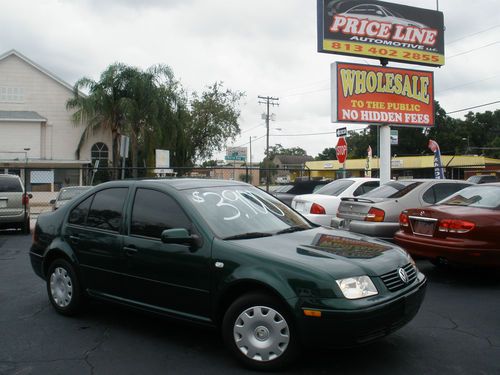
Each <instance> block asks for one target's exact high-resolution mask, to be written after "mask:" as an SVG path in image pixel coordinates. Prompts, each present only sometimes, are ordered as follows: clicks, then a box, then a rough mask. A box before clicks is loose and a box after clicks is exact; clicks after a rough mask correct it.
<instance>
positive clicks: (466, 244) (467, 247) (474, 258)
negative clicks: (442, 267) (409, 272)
mask: <svg viewBox="0 0 500 375" xmlns="http://www.w3.org/2000/svg"><path fill="white" fill-rule="evenodd" d="M394 240H395V242H396V243H397V244H398V245H399V246H401V247H402V248H404V249H405V250H406V251H408V252H409V253H410V254H411V255H412V256H414V257H421V258H427V259H431V260H439V259H441V260H446V261H447V262H450V263H461V264H467V265H476V266H482V267H500V248H499V249H491V248H484V246H485V243H477V242H476V241H462V242H450V241H446V240H444V239H439V238H434V237H424V236H422V237H416V236H414V235H410V234H406V233H404V232H398V233H397V234H396V235H395V237H394Z"/></svg>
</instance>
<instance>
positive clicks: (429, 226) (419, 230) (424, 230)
mask: <svg viewBox="0 0 500 375" xmlns="http://www.w3.org/2000/svg"><path fill="white" fill-rule="evenodd" d="M434 225H435V223H434V222H430V221H420V220H414V221H413V233H415V234H421V235H423V236H432V235H433V234H434Z"/></svg>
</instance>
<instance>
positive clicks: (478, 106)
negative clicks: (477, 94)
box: [446, 100, 500, 115]
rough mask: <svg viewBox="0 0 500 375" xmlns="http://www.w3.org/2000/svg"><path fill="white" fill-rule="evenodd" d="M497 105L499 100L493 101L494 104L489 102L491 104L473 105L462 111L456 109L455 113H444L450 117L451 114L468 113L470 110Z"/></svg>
mask: <svg viewBox="0 0 500 375" xmlns="http://www.w3.org/2000/svg"><path fill="white" fill-rule="evenodd" d="M497 103H500V100H497V101H495V102H491V103H485V104H480V105H475V106H474V107H469V108H463V109H457V110H456V111H451V112H446V114H447V115H451V114H452V113H457V112H465V111H468V110H470V109H476V108H481V107H486V106H488V105H492V104H497Z"/></svg>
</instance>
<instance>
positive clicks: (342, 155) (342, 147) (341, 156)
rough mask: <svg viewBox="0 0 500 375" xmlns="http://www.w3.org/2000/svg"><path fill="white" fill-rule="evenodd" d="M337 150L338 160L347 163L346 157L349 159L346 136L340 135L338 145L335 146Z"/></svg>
mask: <svg viewBox="0 0 500 375" xmlns="http://www.w3.org/2000/svg"><path fill="white" fill-rule="evenodd" d="M335 151H336V153H337V160H338V161H339V163H340V164H344V163H345V159H347V142H346V141H345V138H344V137H340V138H339V141H338V142H337V146H336V147H335Z"/></svg>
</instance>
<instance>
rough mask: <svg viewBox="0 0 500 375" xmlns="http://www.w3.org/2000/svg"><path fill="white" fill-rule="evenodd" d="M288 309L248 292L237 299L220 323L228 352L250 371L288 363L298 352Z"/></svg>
mask: <svg viewBox="0 0 500 375" xmlns="http://www.w3.org/2000/svg"><path fill="white" fill-rule="evenodd" d="M293 323H294V322H293V319H292V317H291V316H290V314H289V312H288V309H287V308H286V307H285V306H283V304H282V303H280V302H279V301H278V300H277V299H276V298H274V297H271V296H269V295H266V294H261V293H252V294H246V295H243V296H242V297H240V298H238V299H237V300H236V301H234V302H233V304H232V305H231V306H230V307H229V308H228V310H227V311H226V313H225V315H224V319H223V322H222V336H223V339H224V342H225V344H226V346H227V347H228V349H229V350H230V351H231V353H232V354H233V355H234V356H235V357H236V358H237V359H238V360H239V361H240V362H241V363H243V364H244V365H245V366H247V367H249V368H251V369H254V370H265V371H266V370H276V369H280V368H283V367H286V366H288V365H290V364H291V363H292V362H293V361H294V360H295V359H296V355H297V353H298V349H299V344H298V341H299V340H298V337H297V333H296V331H295V328H294V325H293Z"/></svg>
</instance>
